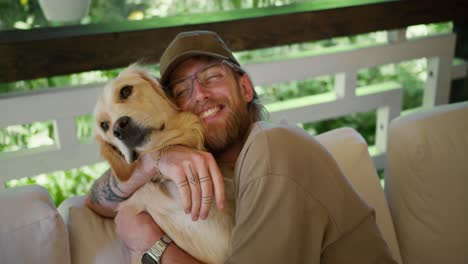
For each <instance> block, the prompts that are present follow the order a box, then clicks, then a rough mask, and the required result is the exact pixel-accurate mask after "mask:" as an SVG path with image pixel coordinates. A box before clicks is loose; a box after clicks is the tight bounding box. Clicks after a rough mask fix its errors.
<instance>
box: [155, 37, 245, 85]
mask: <svg viewBox="0 0 468 264" xmlns="http://www.w3.org/2000/svg"><path fill="white" fill-rule="evenodd" d="M197 55H205V56H209V57H215V58H220V59H225V60H229V61H230V62H232V63H234V64H236V65H238V66H239V67H240V64H239V62H238V61H237V60H236V58H235V57H234V55H233V54H232V52H231V50H230V49H229V47H228V46H227V45H226V43H224V41H223V40H222V39H221V37H220V36H219V35H218V34H216V33H215V32H213V31H206V30H199V31H187V32H182V33H179V34H178V35H177V36H176V37H175V38H174V40H173V41H172V42H171V43H170V44H169V46H168V47H167V48H166V50H165V51H164V53H163V54H162V56H161V60H160V71H161V84H163V85H164V86H166V85H167V82H168V79H169V76H170V75H171V73H172V71H174V69H175V68H176V67H177V65H179V64H180V63H182V62H183V61H185V60H186V59H188V58H190V57H193V56H197Z"/></svg>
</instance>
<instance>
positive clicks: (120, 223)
mask: <svg viewBox="0 0 468 264" xmlns="http://www.w3.org/2000/svg"><path fill="white" fill-rule="evenodd" d="M114 222H115V231H116V233H117V235H118V236H119V238H120V239H121V240H122V241H123V242H124V243H125V244H126V245H127V247H128V248H129V249H130V250H131V251H133V252H135V253H137V254H138V255H143V253H144V252H146V251H147V250H148V249H150V248H151V246H152V245H153V244H154V243H156V241H158V239H160V238H161V237H162V236H163V233H162V231H161V229H160V228H159V226H158V225H157V224H156V223H155V222H154V220H153V218H152V217H151V216H150V215H149V214H147V213H140V214H138V215H136V216H135V215H133V214H132V213H131V212H129V211H126V210H120V211H119V212H118V213H117V216H116V217H115V219H114Z"/></svg>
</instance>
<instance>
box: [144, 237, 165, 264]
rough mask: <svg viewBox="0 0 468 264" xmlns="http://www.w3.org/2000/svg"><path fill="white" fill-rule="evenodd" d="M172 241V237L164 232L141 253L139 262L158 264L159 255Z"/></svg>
mask: <svg viewBox="0 0 468 264" xmlns="http://www.w3.org/2000/svg"><path fill="white" fill-rule="evenodd" d="M171 242H172V239H171V238H170V237H169V236H168V235H166V234H164V235H163V236H162V237H161V239H160V240H158V241H156V243H154V245H153V246H152V247H151V248H150V249H149V250H148V251H146V252H145V254H143V257H142V259H141V263H143V264H160V263H161V262H160V261H161V256H162V254H163V253H164V250H166V248H167V246H168V245H169V244H170V243H171Z"/></svg>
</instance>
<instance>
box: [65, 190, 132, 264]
mask: <svg viewBox="0 0 468 264" xmlns="http://www.w3.org/2000/svg"><path fill="white" fill-rule="evenodd" d="M84 199H85V197H84V196H77V197H71V198H69V199H67V200H65V201H64V202H63V203H62V204H61V205H60V206H59V209H58V210H59V212H60V214H61V215H62V216H63V219H64V220H65V223H66V225H67V227H68V231H69V237H70V238H69V239H70V252H71V263H72V264H90V263H93V264H98V263H102V264H107V263H113V264H119V263H122V264H124V263H125V264H128V263H130V253H129V251H128V249H127V248H126V247H125V245H124V244H123V242H121V241H120V240H119V239H118V238H117V235H116V234H115V231H114V230H115V228H114V221H113V219H109V218H103V217H100V216H98V215H97V214H95V213H94V212H93V211H91V210H90V209H89V208H87V207H86V206H85V205H84Z"/></svg>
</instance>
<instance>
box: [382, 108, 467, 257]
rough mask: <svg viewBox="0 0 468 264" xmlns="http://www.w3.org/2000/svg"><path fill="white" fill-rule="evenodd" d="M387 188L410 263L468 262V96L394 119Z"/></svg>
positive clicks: (400, 240) (402, 243) (404, 254)
mask: <svg viewBox="0 0 468 264" xmlns="http://www.w3.org/2000/svg"><path fill="white" fill-rule="evenodd" d="M387 162H388V168H387V173H386V182H385V189H386V190H385V191H386V194H387V197H388V201H389V204H390V208H391V211H392V215H393V219H394V223H395V229H396V231H397V236H398V240H399V243H400V250H401V254H402V257H403V259H404V260H405V262H406V263H468V250H467V249H468V102H465V103H459V104H454V105H446V106H441V107H437V108H436V109H432V110H430V111H425V112H420V113H414V114H411V115H408V116H403V117H400V118H398V119H396V120H394V121H393V122H392V123H391V126H390V132H389V142H388V161H387Z"/></svg>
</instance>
